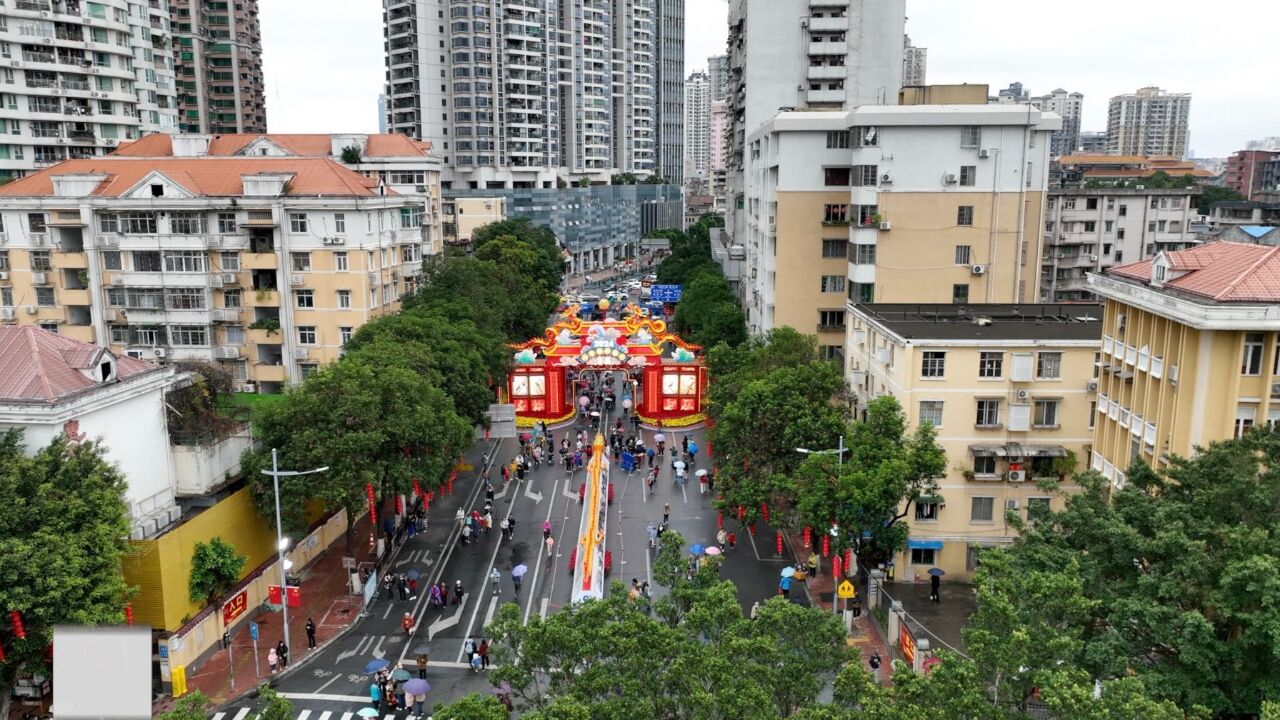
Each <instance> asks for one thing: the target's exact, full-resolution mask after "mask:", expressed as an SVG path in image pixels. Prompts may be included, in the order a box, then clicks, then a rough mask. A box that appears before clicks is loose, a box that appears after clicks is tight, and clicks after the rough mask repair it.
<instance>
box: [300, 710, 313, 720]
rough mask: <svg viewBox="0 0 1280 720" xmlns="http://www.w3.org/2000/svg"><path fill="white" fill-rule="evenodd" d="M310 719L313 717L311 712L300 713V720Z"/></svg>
mask: <svg viewBox="0 0 1280 720" xmlns="http://www.w3.org/2000/svg"><path fill="white" fill-rule="evenodd" d="M308 717H311V711H310V710H303V711H302V712H300V713H298V720H307V718H308Z"/></svg>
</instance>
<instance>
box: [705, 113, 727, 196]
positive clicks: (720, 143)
mask: <svg viewBox="0 0 1280 720" xmlns="http://www.w3.org/2000/svg"><path fill="white" fill-rule="evenodd" d="M707 135H708V136H709V137H708V139H707V142H708V143H709V144H710V146H711V148H710V151H709V152H708V159H707V168H708V171H709V172H710V174H711V188H710V189H711V195H712V197H714V198H715V203H716V209H717V210H718V211H720V212H724V208H725V192H726V187H725V182H726V181H727V179H728V178H727V174H726V173H727V171H728V168H729V104H728V103H726V102H713V103H711V118H710V120H709V121H708V125H707Z"/></svg>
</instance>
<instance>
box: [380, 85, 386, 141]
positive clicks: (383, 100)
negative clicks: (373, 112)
mask: <svg viewBox="0 0 1280 720" xmlns="http://www.w3.org/2000/svg"><path fill="white" fill-rule="evenodd" d="M386 132H387V96H386V95H379V96H378V133H379V134H380V135H385V134H386Z"/></svg>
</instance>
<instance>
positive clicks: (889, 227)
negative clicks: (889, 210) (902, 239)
mask: <svg viewBox="0 0 1280 720" xmlns="http://www.w3.org/2000/svg"><path fill="white" fill-rule="evenodd" d="M880 229H881V230H892V229H893V225H892V224H890V222H889V221H888V220H885V221H884V222H881V223H880Z"/></svg>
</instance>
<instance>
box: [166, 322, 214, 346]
mask: <svg viewBox="0 0 1280 720" xmlns="http://www.w3.org/2000/svg"><path fill="white" fill-rule="evenodd" d="M169 343H170V344H171V345H174V346H175V347H191V346H203V345H208V344H209V328H207V327H205V326H203V325H173V326H171V327H170V328H169Z"/></svg>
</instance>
